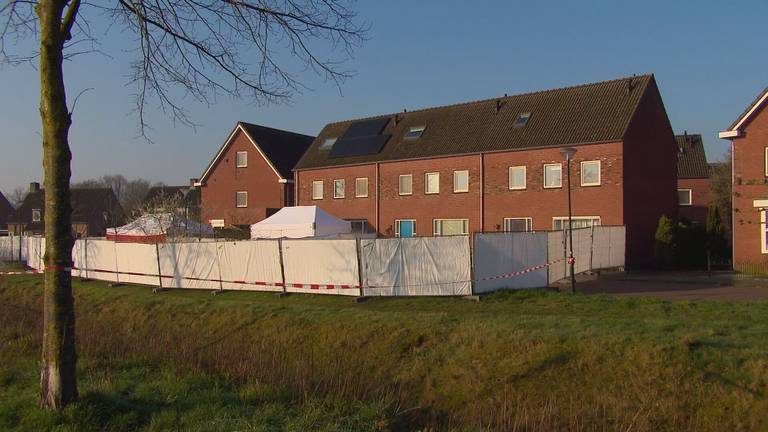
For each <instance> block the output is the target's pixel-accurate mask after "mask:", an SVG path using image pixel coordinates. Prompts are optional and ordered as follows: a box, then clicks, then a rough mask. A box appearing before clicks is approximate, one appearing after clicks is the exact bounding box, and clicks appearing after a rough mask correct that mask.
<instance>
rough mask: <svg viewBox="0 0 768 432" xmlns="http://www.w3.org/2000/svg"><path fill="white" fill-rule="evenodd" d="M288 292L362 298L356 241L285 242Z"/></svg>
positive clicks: (284, 258)
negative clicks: (360, 296) (358, 296)
mask: <svg viewBox="0 0 768 432" xmlns="http://www.w3.org/2000/svg"><path fill="white" fill-rule="evenodd" d="M283 266H284V268H285V283H286V291H288V292H301V293H313V294H317V293H321V294H341V295H353V296H356V295H359V294H360V289H359V288H358V287H359V284H360V278H359V272H358V263H357V241H356V240H283Z"/></svg>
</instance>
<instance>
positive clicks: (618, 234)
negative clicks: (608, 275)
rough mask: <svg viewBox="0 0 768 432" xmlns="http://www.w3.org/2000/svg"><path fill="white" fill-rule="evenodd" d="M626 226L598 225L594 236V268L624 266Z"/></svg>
mask: <svg viewBox="0 0 768 432" xmlns="http://www.w3.org/2000/svg"><path fill="white" fill-rule="evenodd" d="M625 233H626V231H625V227H623V226H611V227H596V228H595V232H594V234H593V238H592V268H593V269H601V268H614V267H624V265H625V264H624V259H625V249H626V246H625V241H626V237H625Z"/></svg>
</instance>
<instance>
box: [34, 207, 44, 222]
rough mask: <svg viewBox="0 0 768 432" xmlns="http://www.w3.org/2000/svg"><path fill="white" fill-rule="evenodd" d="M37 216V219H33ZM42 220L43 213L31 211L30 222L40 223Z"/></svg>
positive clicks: (37, 210) (38, 210) (36, 210)
mask: <svg viewBox="0 0 768 432" xmlns="http://www.w3.org/2000/svg"><path fill="white" fill-rule="evenodd" d="M35 215H37V217H35ZM42 220H43V212H42V211H41V210H40V209H32V222H40V221H42Z"/></svg>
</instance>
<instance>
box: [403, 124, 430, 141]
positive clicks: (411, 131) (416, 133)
mask: <svg viewBox="0 0 768 432" xmlns="http://www.w3.org/2000/svg"><path fill="white" fill-rule="evenodd" d="M426 128H427V127H426V126H412V127H410V128H408V131H407V132H406V133H405V136H404V138H405V139H418V138H421V134H423V133H424V129H426Z"/></svg>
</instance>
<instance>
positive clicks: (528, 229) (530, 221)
mask: <svg viewBox="0 0 768 432" xmlns="http://www.w3.org/2000/svg"><path fill="white" fill-rule="evenodd" d="M513 220H515V221H519V220H524V221H525V231H510V230H508V229H507V221H513ZM531 231H533V218H530V217H508V218H504V232H531Z"/></svg>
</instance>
